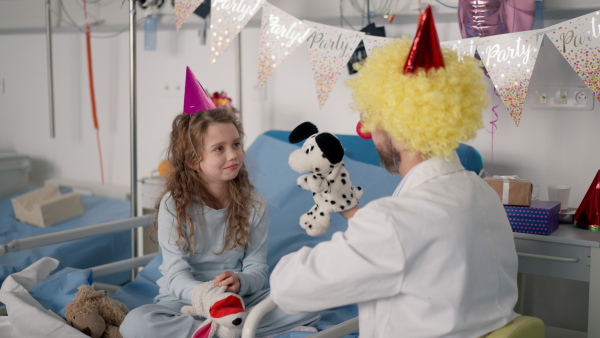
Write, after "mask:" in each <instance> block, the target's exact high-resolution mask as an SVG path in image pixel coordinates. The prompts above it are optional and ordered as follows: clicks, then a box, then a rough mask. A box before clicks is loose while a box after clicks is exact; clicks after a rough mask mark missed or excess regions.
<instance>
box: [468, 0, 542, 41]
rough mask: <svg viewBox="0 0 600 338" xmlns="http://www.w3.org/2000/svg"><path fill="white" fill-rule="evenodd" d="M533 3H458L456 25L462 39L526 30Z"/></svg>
mask: <svg viewBox="0 0 600 338" xmlns="http://www.w3.org/2000/svg"><path fill="white" fill-rule="evenodd" d="M534 17H535V0H459V2H458V24H459V27H460V34H461V35H462V37H463V38H464V39H466V38H472V37H475V36H490V35H496V34H504V33H514V32H521V31H526V30H530V29H531V28H532V27H533V19H534Z"/></svg>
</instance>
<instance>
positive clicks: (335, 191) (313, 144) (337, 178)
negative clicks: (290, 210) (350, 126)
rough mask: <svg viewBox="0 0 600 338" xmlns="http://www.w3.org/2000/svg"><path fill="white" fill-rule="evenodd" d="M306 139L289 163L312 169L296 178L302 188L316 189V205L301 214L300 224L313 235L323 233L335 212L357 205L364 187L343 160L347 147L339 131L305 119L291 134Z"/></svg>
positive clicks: (292, 137)
mask: <svg viewBox="0 0 600 338" xmlns="http://www.w3.org/2000/svg"><path fill="white" fill-rule="evenodd" d="M303 140H306V141H305V142H304V144H303V145H302V148H300V149H298V150H294V151H293V152H292V153H291V154H290V158H289V160H288V164H289V166H290V167H291V168H292V169H293V170H294V171H297V172H299V173H306V172H309V174H306V175H302V176H300V177H298V179H297V180H296V182H297V183H298V186H299V187H300V188H302V189H306V190H308V191H312V193H313V199H314V200H315V205H314V206H313V207H312V208H310V210H309V211H308V212H306V213H305V214H303V215H302V216H301V217H300V226H301V227H302V228H304V229H305V230H306V233H307V234H309V235H310V236H321V235H323V234H325V233H326V232H327V230H329V225H330V223H331V213H332V212H340V211H344V210H347V209H350V208H352V207H354V206H355V205H357V204H358V199H359V198H360V197H361V196H362V194H363V190H362V188H361V187H354V186H352V182H351V181H350V174H348V171H347V170H346V167H345V166H344V162H343V161H342V159H343V157H344V148H343V147H342V143H341V142H340V140H339V139H338V138H337V137H336V136H335V135H333V134H331V133H325V132H321V133H319V130H318V129H317V127H316V126H315V125H314V124H312V123H310V122H304V123H302V124H300V125H299V126H297V127H296V128H294V130H292V132H291V133H290V136H289V141H290V142H291V143H299V142H301V141H303Z"/></svg>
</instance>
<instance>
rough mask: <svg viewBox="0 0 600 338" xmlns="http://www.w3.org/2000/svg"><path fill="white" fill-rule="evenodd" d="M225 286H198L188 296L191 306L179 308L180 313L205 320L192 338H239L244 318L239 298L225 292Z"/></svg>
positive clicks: (243, 308) (213, 284) (205, 283)
mask: <svg viewBox="0 0 600 338" xmlns="http://www.w3.org/2000/svg"><path fill="white" fill-rule="evenodd" d="M226 289H227V287H226V286H218V285H217V284H215V283H214V281H208V282H204V283H202V284H200V285H198V286H197V287H196V288H195V289H194V291H193V293H192V305H186V306H184V307H182V308H181V313H187V314H190V315H192V316H197V317H204V318H206V320H205V321H204V322H203V323H202V325H201V326H200V327H199V328H198V330H196V332H194V334H193V335H192V338H211V337H215V336H216V337H219V338H239V337H241V336H242V327H243V324H244V321H245V320H246V317H247V316H248V314H247V312H246V307H245V306H244V301H243V300H242V297H240V296H238V295H237V294H235V293H231V292H225V290H226Z"/></svg>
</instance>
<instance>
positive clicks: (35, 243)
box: [0, 215, 154, 256]
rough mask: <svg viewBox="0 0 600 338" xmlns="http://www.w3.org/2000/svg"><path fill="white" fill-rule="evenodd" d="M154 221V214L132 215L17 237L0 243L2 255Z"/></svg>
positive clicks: (135, 226) (144, 224) (130, 227)
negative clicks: (105, 221) (79, 226)
mask: <svg viewBox="0 0 600 338" xmlns="http://www.w3.org/2000/svg"><path fill="white" fill-rule="evenodd" d="M153 222H154V216H153V215H145V216H139V217H132V218H127V219H123V220H118V221H112V222H107V223H100V224H94V225H90V226H86V227H83V228H78V229H71V230H65V231H59V232H55V233H51V234H45V235H40V236H33V237H29V238H22V239H15V240H13V241H11V242H10V243H7V244H0V256H3V255H5V254H7V253H9V252H19V251H23V250H29V249H34V248H39V247H43V246H46V245H52V244H57V243H64V242H70V241H73V240H77V239H82V238H87V237H93V236H98V235H105V234H109V233H113V232H117V231H121V230H130V229H134V228H138V227H143V226H147V225H151V224H153Z"/></svg>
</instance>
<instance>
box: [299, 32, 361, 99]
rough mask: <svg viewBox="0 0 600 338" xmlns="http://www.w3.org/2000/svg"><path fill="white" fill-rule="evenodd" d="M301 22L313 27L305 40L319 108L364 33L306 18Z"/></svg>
mask: <svg viewBox="0 0 600 338" xmlns="http://www.w3.org/2000/svg"><path fill="white" fill-rule="evenodd" d="M304 23H306V24H307V25H308V26H310V27H312V28H313V29H314V30H313V32H312V33H311V34H310V35H309V36H308V38H307V39H306V44H307V46H308V54H309V56H310V59H311V62H312V70H313V76H314V78H315V83H316V88H317V96H318V99H319V108H323V105H324V104H325V102H326V101H327V98H328V97H329V93H330V92H331V90H332V89H333V87H334V86H335V84H336V82H337V80H338V78H339V77H340V75H341V74H342V71H343V70H344V69H345V68H346V65H347V63H348V60H350V57H352V54H353V53H354V50H355V49H356V46H358V44H359V43H360V40H361V38H362V37H363V36H364V35H365V33H363V32H356V31H353V30H348V29H343V28H337V27H333V26H327V25H322V24H319V23H316V22H310V21H304Z"/></svg>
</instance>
